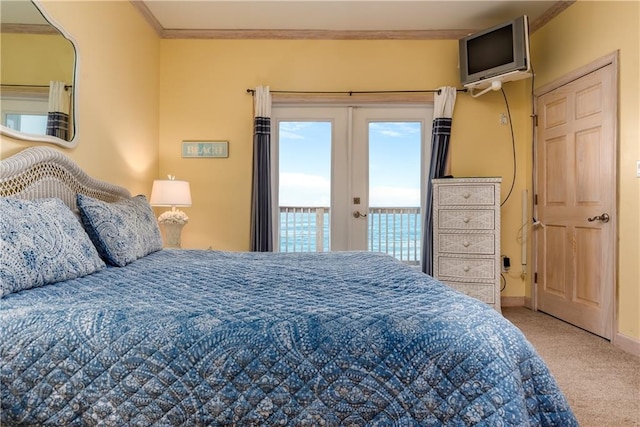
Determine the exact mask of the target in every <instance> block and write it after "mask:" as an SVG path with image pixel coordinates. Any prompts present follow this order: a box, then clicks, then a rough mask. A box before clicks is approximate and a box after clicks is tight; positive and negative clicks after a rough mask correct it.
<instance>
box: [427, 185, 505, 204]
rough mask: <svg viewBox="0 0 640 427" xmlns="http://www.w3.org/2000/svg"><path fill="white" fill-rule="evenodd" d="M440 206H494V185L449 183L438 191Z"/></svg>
mask: <svg viewBox="0 0 640 427" xmlns="http://www.w3.org/2000/svg"><path fill="white" fill-rule="evenodd" d="M438 202H439V204H440V206H472V205H473V206H493V205H494V204H495V189H494V186H493V185H447V186H442V187H440V190H439V192H438Z"/></svg>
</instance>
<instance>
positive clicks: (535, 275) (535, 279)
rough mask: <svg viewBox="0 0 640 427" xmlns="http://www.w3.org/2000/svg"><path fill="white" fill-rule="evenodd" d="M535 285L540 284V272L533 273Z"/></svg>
mask: <svg viewBox="0 0 640 427" xmlns="http://www.w3.org/2000/svg"><path fill="white" fill-rule="evenodd" d="M533 283H538V272H537V271H536V272H535V273H533Z"/></svg>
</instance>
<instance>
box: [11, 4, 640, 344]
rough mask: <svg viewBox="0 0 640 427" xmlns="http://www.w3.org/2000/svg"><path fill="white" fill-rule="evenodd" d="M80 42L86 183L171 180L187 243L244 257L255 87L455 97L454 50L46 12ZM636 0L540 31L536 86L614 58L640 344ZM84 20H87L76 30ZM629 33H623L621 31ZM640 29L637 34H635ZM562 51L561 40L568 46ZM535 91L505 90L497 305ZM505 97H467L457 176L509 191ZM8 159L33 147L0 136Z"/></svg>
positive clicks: (456, 136) (514, 246)
mask: <svg viewBox="0 0 640 427" xmlns="http://www.w3.org/2000/svg"><path fill="white" fill-rule="evenodd" d="M44 5H45V7H46V9H47V11H48V12H49V13H50V14H51V15H52V17H53V18H54V19H55V20H56V21H57V22H59V23H60V24H61V25H62V26H63V27H65V28H66V29H67V30H68V32H69V33H70V34H71V35H72V37H73V38H74V39H75V40H76V41H77V42H78V47H79V56H80V61H79V66H80V77H79V80H78V82H77V90H78V95H79V108H78V110H79V119H78V122H79V136H78V138H79V144H78V146H77V148H75V149H73V150H65V151H66V152H68V153H69V154H70V155H71V156H72V157H73V158H75V159H76V160H77V161H78V162H79V163H80V165H81V166H82V167H83V168H84V169H86V170H87V171H88V172H89V173H90V174H91V175H93V176H95V177H97V178H100V179H104V180H107V181H111V182H114V183H117V184H121V185H124V186H126V187H128V188H129V189H130V190H131V191H132V192H133V193H145V194H149V191H150V186H151V181H152V180H153V179H154V178H156V177H162V176H165V175H166V174H168V173H171V174H174V175H176V176H177V177H178V178H180V179H186V180H189V181H190V182H191V186H192V192H193V201H194V204H193V206H192V207H191V208H186V209H185V211H186V212H187V213H188V214H189V216H190V217H191V220H190V222H189V224H188V225H187V227H185V229H184V234H183V244H184V246H185V247H190V248H207V247H209V246H213V247H214V248H216V249H228V250H247V249H248V248H249V230H250V224H249V221H250V199H251V162H252V152H251V150H252V101H253V100H252V97H251V96H250V95H248V94H247V93H246V89H247V88H253V87H255V86H257V85H270V86H271V88H272V89H291V90H371V89H432V88H437V87H439V86H444V85H448V86H457V85H458V71H457V42H456V41H451V40H449V41H441V40H438V41H391V40H388V41H313V40H306V41H296V40H261V41H250V40H244V41H243V40H158V37H157V36H156V35H155V34H154V33H153V31H152V30H151V29H150V28H149V26H148V25H147V24H146V23H145V22H144V20H143V19H142V17H141V16H140V15H139V14H138V12H136V11H135V10H134V8H133V7H132V6H131V4H130V3H129V2H88V1H82V2H45V3H44ZM638 15H639V12H638V2H589V1H579V2H577V3H576V4H574V5H572V6H571V7H570V8H568V9H567V10H566V11H564V12H563V13H562V14H561V15H560V16H558V17H557V18H555V19H554V20H553V21H551V22H550V23H548V24H547V25H546V26H545V27H543V28H542V29H541V30H539V31H538V32H536V33H535V34H534V35H533V38H532V56H533V60H534V64H535V67H536V74H537V76H536V80H535V84H536V86H539V85H543V84H546V83H548V82H550V81H552V80H554V79H556V78H558V77H560V76H562V75H564V74H566V73H569V72H571V71H572V70H574V69H576V68H579V67H581V66H582V65H585V64H587V63H589V62H591V61H593V60H594V59H597V58H599V57H601V56H603V55H606V54H608V53H610V52H612V51H614V50H617V49H619V50H620V122H619V141H620V156H619V157H620V159H619V162H620V180H619V194H620V196H619V198H620V222H619V224H620V225H619V226H620V233H619V234H620V244H619V247H618V252H619V253H618V256H619V266H618V273H619V291H618V293H619V298H618V300H619V302H618V307H619V329H620V332H621V333H622V334H625V335H627V336H630V337H633V338H636V339H637V338H639V337H640V327H639V326H638V323H639V322H638V312H639V311H640V297H639V291H638V287H639V285H638V284H639V283H640V263H638V259H640V249H639V245H640V230H639V229H640V224H639V222H640V221H639V218H640V213H639V210H640V207H639V206H638V205H639V203H640V202H639V200H640V188H639V183H640V180H638V179H637V178H635V174H634V173H633V170H634V166H635V161H636V160H638V159H640V147H639V144H638V141H639V134H638V122H639V120H638V117H639V116H640V114H639V110H638V95H639V92H640V91H639V88H638V81H639V80H640V79H639V76H638V70H639V66H638V62H639V58H638V55H639V51H640V49H639V48H638ZM80 17H82V19H80ZM616 28H623V29H625V30H624V31H614V30H613V29H616ZM634 30H635V34H634ZM560 41H561V42H560ZM531 82H532V81H531V80H526V81H521V82H511V83H507V84H505V92H506V94H507V99H508V101H509V107H510V112H511V114H512V120H513V126H514V131H515V147H516V159H517V165H518V167H517V174H516V181H515V184H514V188H513V192H512V194H511V196H510V198H509V200H508V201H507V202H506V203H505V205H504V206H503V208H502V253H503V254H507V255H509V256H510V257H511V258H512V273H511V274H510V275H509V276H507V287H506V289H505V291H504V292H503V296H520V297H521V296H523V295H525V294H526V293H527V292H528V291H529V283H530V279H529V277H527V278H526V279H525V280H523V279H521V277H520V275H519V274H520V265H519V263H520V236H521V225H522V224H521V212H520V211H521V209H520V207H521V192H522V190H523V189H525V188H526V189H528V190H531V188H532V185H531V175H532V156H531V148H532V137H531V125H530V119H529V115H530V114H531V107H530V102H531V99H530V95H529V94H530V92H531V87H530V85H531ZM506 111H507V110H506V106H505V102H504V99H503V97H502V94H501V93H500V92H491V93H488V94H486V95H483V96H482V97H480V98H478V99H473V98H471V97H470V96H469V95H467V94H459V95H458V100H457V103H456V110H455V116H454V127H453V131H452V139H453V141H452V149H451V161H452V172H453V174H454V175H457V176H474V175H475V176H495V175H499V176H503V185H502V192H503V198H504V197H506V195H507V193H508V191H509V189H510V187H511V176H512V173H513V167H512V151H511V137H510V134H509V127H508V126H504V125H500V123H499V116H500V114H501V113H505V112H506ZM185 139H194V140H198V139H201V140H208V139H215V140H219V139H221V140H229V144H230V146H229V153H230V154H229V158H228V159H182V158H181V156H180V144H181V141H182V140H185ZM1 141H2V146H1V151H0V152H1V154H2V156H3V157H5V156H7V155H10V154H13V153H15V152H17V151H19V150H21V149H23V148H24V147H26V146H27V144H25V143H23V142H19V141H14V140H11V139H9V138H2V140H1Z"/></svg>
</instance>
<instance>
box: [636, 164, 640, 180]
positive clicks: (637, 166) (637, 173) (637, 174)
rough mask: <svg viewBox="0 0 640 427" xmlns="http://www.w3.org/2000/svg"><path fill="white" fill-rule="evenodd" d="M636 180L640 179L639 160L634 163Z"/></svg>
mask: <svg viewBox="0 0 640 427" xmlns="http://www.w3.org/2000/svg"><path fill="white" fill-rule="evenodd" d="M636 178H640V160H638V161H637V162H636Z"/></svg>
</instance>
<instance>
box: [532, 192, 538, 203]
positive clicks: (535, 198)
mask: <svg viewBox="0 0 640 427" xmlns="http://www.w3.org/2000/svg"><path fill="white" fill-rule="evenodd" d="M533 204H534V205H536V206H537V205H538V195H537V194H534V195H533Z"/></svg>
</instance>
